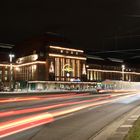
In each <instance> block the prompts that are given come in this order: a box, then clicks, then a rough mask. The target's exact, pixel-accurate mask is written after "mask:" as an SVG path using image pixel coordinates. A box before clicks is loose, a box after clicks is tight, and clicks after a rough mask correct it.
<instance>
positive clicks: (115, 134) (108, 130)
mask: <svg viewBox="0 0 140 140" xmlns="http://www.w3.org/2000/svg"><path fill="white" fill-rule="evenodd" d="M139 117H140V106H138V107H137V108H134V109H133V110H131V111H130V112H128V113H125V114H124V115H123V116H121V117H119V118H118V119H116V120H115V121H114V122H112V123H111V124H109V125H107V126H106V127H104V128H103V129H102V130H101V131H100V132H99V133H98V134H96V136H94V137H92V138H91V139H90V140H123V139H124V137H125V136H126V135H127V134H128V131H129V130H130V128H131V127H132V126H133V124H134V122H135V121H136V120H137V119H138V118H139Z"/></svg>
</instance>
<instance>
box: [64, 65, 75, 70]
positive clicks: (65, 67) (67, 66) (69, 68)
mask: <svg viewBox="0 0 140 140" xmlns="http://www.w3.org/2000/svg"><path fill="white" fill-rule="evenodd" d="M63 71H65V72H72V71H73V69H72V67H71V66H70V65H69V64H66V65H64V67H63Z"/></svg>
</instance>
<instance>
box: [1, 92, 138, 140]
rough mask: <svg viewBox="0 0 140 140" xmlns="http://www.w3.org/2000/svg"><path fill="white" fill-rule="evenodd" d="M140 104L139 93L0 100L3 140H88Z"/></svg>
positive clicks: (65, 95)
mask: <svg viewBox="0 0 140 140" xmlns="http://www.w3.org/2000/svg"><path fill="white" fill-rule="evenodd" d="M138 105H140V94H139V93H130V94H129V93H128V94H124V93H123V96H122V95H120V94H113V95H110V94H105V95H89V94H78V95H77V94H69V95H68V94H63V95H52V96H51V95H48V96H32V97H18V98H1V99H0V139H2V140H89V139H91V137H94V135H96V134H97V133H98V132H99V131H101V130H102V129H103V128H104V127H105V126H107V125H108V124H110V123H111V122H113V121H115V120H116V119H117V118H118V117H120V116H121V115H123V114H125V113H126V112H128V111H130V110H132V109H133V108H135V107H136V106H138Z"/></svg>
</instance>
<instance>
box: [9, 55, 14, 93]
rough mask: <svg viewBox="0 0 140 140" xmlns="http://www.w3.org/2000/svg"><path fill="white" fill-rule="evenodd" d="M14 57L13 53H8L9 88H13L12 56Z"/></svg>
mask: <svg viewBox="0 0 140 140" xmlns="http://www.w3.org/2000/svg"><path fill="white" fill-rule="evenodd" d="M14 57H15V55H14V54H9V58H10V90H11V89H12V88H13V83H12V82H13V65H12V62H13V58H14Z"/></svg>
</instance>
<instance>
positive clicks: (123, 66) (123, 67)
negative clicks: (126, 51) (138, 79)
mask: <svg viewBox="0 0 140 140" xmlns="http://www.w3.org/2000/svg"><path fill="white" fill-rule="evenodd" d="M124 70H125V65H122V80H123V81H124Z"/></svg>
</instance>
